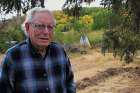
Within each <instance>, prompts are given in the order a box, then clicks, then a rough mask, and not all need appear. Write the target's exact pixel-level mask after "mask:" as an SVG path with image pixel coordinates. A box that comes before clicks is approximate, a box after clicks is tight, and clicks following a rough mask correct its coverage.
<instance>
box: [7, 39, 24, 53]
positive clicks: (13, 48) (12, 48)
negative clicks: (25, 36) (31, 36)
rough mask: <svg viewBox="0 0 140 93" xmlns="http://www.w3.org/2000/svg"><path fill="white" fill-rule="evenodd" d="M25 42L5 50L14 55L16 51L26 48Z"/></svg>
mask: <svg viewBox="0 0 140 93" xmlns="http://www.w3.org/2000/svg"><path fill="white" fill-rule="evenodd" d="M26 45H27V42H26V41H22V42H20V43H18V44H16V45H14V46H12V47H11V48H9V49H8V50H7V53H15V52H17V51H20V50H21V48H22V47H24V46H26Z"/></svg>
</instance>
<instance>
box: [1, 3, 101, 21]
mask: <svg viewBox="0 0 140 93" xmlns="http://www.w3.org/2000/svg"><path fill="white" fill-rule="evenodd" d="M100 1H101V0H95V2H92V3H91V4H90V5H88V4H85V3H83V6H84V7H93V6H94V7H99V6H100ZM64 3H65V0H46V1H45V7H46V8H48V9H49V10H61V8H62V6H63V4H64ZM13 15H15V14H8V15H2V16H1V17H0V20H1V19H2V18H6V19H7V18H11V17H12V16H13Z"/></svg>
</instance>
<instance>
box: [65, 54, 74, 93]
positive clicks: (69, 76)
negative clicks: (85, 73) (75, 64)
mask: <svg viewBox="0 0 140 93" xmlns="http://www.w3.org/2000/svg"><path fill="white" fill-rule="evenodd" d="M66 58H67V64H66V83H67V93H76V84H75V82H74V74H73V71H72V67H71V64H70V60H69V58H68V57H67V56H66Z"/></svg>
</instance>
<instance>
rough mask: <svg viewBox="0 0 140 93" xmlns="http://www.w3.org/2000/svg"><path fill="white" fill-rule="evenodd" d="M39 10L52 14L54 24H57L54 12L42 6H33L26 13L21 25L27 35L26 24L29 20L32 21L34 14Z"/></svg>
mask: <svg viewBox="0 0 140 93" xmlns="http://www.w3.org/2000/svg"><path fill="white" fill-rule="evenodd" d="M37 12H47V13H48V14H49V15H50V16H52V18H53V20H54V25H56V20H55V18H54V16H53V14H52V12H51V11H50V10H48V9H46V8H40V7H35V8H32V9H30V10H29V11H28V12H27V13H26V19H25V21H24V22H23V24H22V25H21V26H22V29H23V31H24V33H25V35H26V36H27V32H26V28H25V24H26V23H28V22H32V19H33V17H34V14H35V13H37Z"/></svg>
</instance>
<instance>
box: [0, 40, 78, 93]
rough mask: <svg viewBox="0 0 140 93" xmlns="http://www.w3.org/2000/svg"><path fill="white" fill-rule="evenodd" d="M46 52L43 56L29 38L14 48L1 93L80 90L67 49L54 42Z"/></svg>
mask: <svg viewBox="0 0 140 93" xmlns="http://www.w3.org/2000/svg"><path fill="white" fill-rule="evenodd" d="M46 51H47V52H46V55H45V57H42V56H41V55H40V54H38V53H37V51H36V49H35V48H34V47H33V46H32V44H31V43H30V40H28V39H27V40H25V41H24V42H22V43H20V44H17V45H16V46H14V47H12V48H10V49H9V50H8V51H7V53H6V55H5V58H4V60H3V64H2V73H1V80H2V81H3V82H4V85H5V86H3V89H2V90H1V91H0V93H2V92H4V91H6V92H4V93H76V86H75V83H74V81H73V72H72V69H71V64H70V61H69V58H68V57H67V55H66V53H65V51H64V49H63V48H62V47H61V46H60V45H58V44H57V43H54V42H53V43H51V44H50V45H49V46H48V48H47V49H46ZM1 86H2V85H1ZM4 89H6V90H4Z"/></svg>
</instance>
